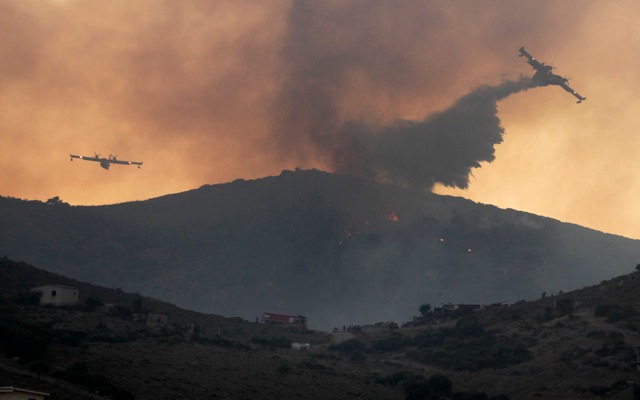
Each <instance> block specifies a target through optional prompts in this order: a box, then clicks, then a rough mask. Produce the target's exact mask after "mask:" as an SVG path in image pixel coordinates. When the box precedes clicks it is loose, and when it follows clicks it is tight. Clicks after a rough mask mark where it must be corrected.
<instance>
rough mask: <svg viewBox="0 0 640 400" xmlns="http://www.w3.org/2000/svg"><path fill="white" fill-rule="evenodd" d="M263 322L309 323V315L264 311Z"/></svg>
mask: <svg viewBox="0 0 640 400" xmlns="http://www.w3.org/2000/svg"><path fill="white" fill-rule="evenodd" d="M262 323H263V324H292V325H305V326H306V325H307V317H305V316H304V315H285V314H274V313H268V312H265V313H262Z"/></svg>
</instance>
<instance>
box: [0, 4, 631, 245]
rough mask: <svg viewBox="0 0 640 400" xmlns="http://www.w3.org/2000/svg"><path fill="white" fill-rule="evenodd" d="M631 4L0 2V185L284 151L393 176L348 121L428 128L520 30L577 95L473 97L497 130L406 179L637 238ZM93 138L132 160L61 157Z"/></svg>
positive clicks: (254, 169) (44, 189) (226, 163)
mask: <svg viewBox="0 0 640 400" xmlns="http://www.w3.org/2000/svg"><path fill="white" fill-rule="evenodd" d="M639 11H640V3H638V2H636V1H631V0H630V1H616V2H610V1H606V0H601V1H588V0H587V1H583V0H580V1H578V0H576V1H569V0H568V1H562V2H556V1H538V2H530V1H525V0H521V1H500V0H495V1H477V2H469V1H456V0H452V1H447V2H440V1H424V0H421V1H408V0H406V1H395V2H390V1H377V0H344V1H319V0H318V1H275V0H273V1H242V2H238V1H231V0H230V1H209V0H185V1H180V2H176V1H173V0H165V1H162V0H148V1H145V0H139V1H134V2H131V1H119V0H110V1H103V2H94V1H88V0H15V1H12V0H5V1H3V2H0V31H1V33H2V34H1V35H0V54H1V55H2V57H0V148H2V151H3V157H2V158H1V159H0V171H2V172H0V195H3V196H13V197H18V198H25V199H37V200H46V199H48V198H51V197H54V196H59V197H60V198H61V199H62V200H63V201H66V202H69V203H71V204H78V205H80V204H82V205H97V204H112V203H120V202H125V201H132V200H144V199H148V198H152V197H157V196H161V195H164V194H170V193H176V192H180V191H184V190H189V189H193V188H196V187H199V186H201V185H203V184H214V183H222V182H228V181H232V180H234V179H237V178H245V179H252V178H259V177H262V176H267V175H274V174H278V173H279V172H280V171H281V170H282V169H292V168H295V167H301V168H319V169H323V170H328V171H340V172H347V173H349V172H351V171H350V168H354V170H353V173H355V174H360V175H367V176H374V177H376V178H377V179H382V180H385V179H386V180H392V181H393V180H394V179H393V171H394V168H396V165H395V164H393V165H391V166H390V164H389V163H390V162H391V161H393V160H391V161H390V160H389V158H392V155H388V154H387V155H384V154H380V150H379V149H380V148H384V146H383V145H380V144H379V143H382V142H379V143H378V150H376V151H374V152H371V153H369V154H370V155H371V154H374V155H376V156H380V157H382V158H385V156H386V158H387V159H386V160H385V161H384V162H385V163H386V164H379V163H378V164H375V165H374V167H375V168H378V167H379V166H380V165H383V166H385V168H387V170H386V171H385V173H384V174H382V175H384V176H382V177H381V174H380V172H379V170H377V172H376V171H373V170H372V169H371V168H374V167H371V164H366V165H365V164H363V155H362V154H363V153H362V152H359V150H361V148H360V146H361V147H363V148H370V147H371V146H372V144H371V143H370V142H369V141H368V139H367V137H368V136H367V135H370V136H372V137H381V136H382V134H381V132H382V133H384V135H387V136H389V137H392V135H394V134H395V133H398V132H399V128H397V127H398V126H399V125H398V121H409V123H410V126H411V127H420V126H422V125H428V122H429V121H432V120H433V119H431V117H430V116H433V115H445V116H446V115H447V114H446V112H447V110H450V109H452V107H453V109H455V107H456V105H460V104H465V103H464V101H462V103H461V102H460V101H461V100H460V99H465V98H470V97H469V96H470V94H474V93H477V92H476V91H477V89H478V88H479V87H481V86H483V85H490V86H499V85H501V84H503V82H505V81H506V80H509V81H517V80H518V79H519V78H520V77H521V75H527V76H531V75H532V74H533V71H532V70H531V68H530V66H529V65H528V64H526V62H525V60H524V59H523V58H519V57H518V56H517V55H518V52H517V50H518V48H520V47H521V46H525V47H526V48H527V50H528V51H529V52H531V53H532V54H533V55H534V56H536V57H537V58H539V59H540V60H542V61H544V62H546V63H552V64H553V65H554V66H555V67H556V68H557V69H556V70H554V72H555V73H558V74H560V75H568V76H569V77H572V78H573V79H572V80H571V81H570V85H571V86H572V87H573V88H574V89H576V90H577V91H578V92H579V93H580V94H582V95H583V96H586V97H587V98H588V100H587V101H585V102H584V103H583V104H580V105H577V104H575V99H574V98H573V97H572V96H571V95H569V94H568V93H566V92H564V91H563V90H562V89H561V88H559V87H553V86H549V87H538V88H532V89H529V90H526V91H521V92H517V93H516V92H514V93H513V94H511V95H509V96H506V97H500V98H497V97H496V98H495V99H494V100H491V101H489V102H488V103H486V104H485V103H483V104H484V105H488V106H489V109H490V108H491V107H490V106H491V105H495V104H496V102H497V107H498V108H497V114H496V115H497V118H499V120H497V121H493V122H495V123H499V124H500V125H499V126H500V128H501V129H503V135H502V133H500V132H499V133H500V135H499V136H498V137H494V138H493V139H492V140H491V141H487V143H485V144H482V143H480V144H476V143H475V142H471V141H464V142H463V143H462V146H461V148H462V150H460V153H461V154H462V153H464V154H466V153H465V152H469V151H471V150H472V149H471V148H475V147H476V146H484V149H483V151H484V153H482V154H481V155H478V157H476V159H472V158H473V157H472V158H470V159H469V160H467V162H466V163H465V164H464V165H462V166H460V168H463V169H464V168H467V170H468V171H470V174H469V175H468V176H464V177H463V178H464V179H462V180H463V181H467V180H468V181H467V184H466V185H460V184H456V182H460V179H459V177H458V178H456V179H457V180H456V179H451V180H449V181H447V179H446V178H445V179H440V175H437V174H436V175H433V174H431V175H429V176H428V177H427V180H428V179H429V177H431V178H433V176H435V178H433V179H432V181H425V182H424V186H425V188H431V187H432V186H433V185H434V184H435V191H436V192H437V193H443V194H453V195H459V196H463V197H466V198H470V199H472V200H474V201H478V202H482V203H489V204H495V205H497V206H499V207H503V208H513V209H518V210H523V211H529V212H532V213H536V214H540V215H545V216H549V217H553V218H557V219H559V220H562V221H568V222H574V223H578V224H580V225H584V226H588V227H591V228H595V229H599V230H603V231H607V232H611V233H616V234H620V235H625V236H629V237H635V238H640V209H639V208H638V207H636V205H635V204H636V201H635V199H637V198H640V180H639V179H638V176H639V175H638V173H639V171H640V168H638V163H640V161H638V160H640V157H639V155H638V152H640V150H638V149H640V146H638V144H639V143H638V141H640V139H639V137H640V135H638V131H639V129H638V128H639V125H640V121H639V119H638V117H637V116H636V114H637V113H636V110H637V109H638V106H639V105H640V104H639V103H640V101H639V100H638V97H637V94H636V91H637V89H636V88H637V87H638V81H639V80H640V74H638V73H637V71H638V64H639V58H640V56H639V54H640V52H639V51H638V50H640V49H639V47H640V41H638V40H637V38H639V37H640V27H638V25H637V24H636V22H635V21H634V17H635V16H636V15H638V12H639ZM465 96H467V97H465ZM471 97H472V96H471ZM489 111H490V110H489ZM442 113H444V114H442ZM494 114H495V113H494ZM452 118H453V119H455V116H454V117H452ZM437 119H438V118H435V120H437ZM463 119H464V118H463ZM411 121H417V122H415V123H411ZM421 121H422V122H421ZM421 124H422V125H421ZM400 126H407V125H400ZM436 126H437V125H436ZM345 127H349V128H345ZM353 127H356V128H353ZM390 127H391V128H390ZM429 127H430V128H429V129H435V128H433V126H432V125H429ZM352 128H353V129H352ZM494 128H495V126H494ZM354 129H355V131H357V132H358V136H357V137H358V138H359V139H358V141H348V138H349V137H351V136H349V135H351V134H352V133H353V131H354ZM416 129H417V128H416ZM420 132H421V131H417V133H415V135H419V134H420ZM470 134H471V133H470ZM412 135H413V134H412ZM412 135H405V136H404V138H405V142H407V141H410V140H411V139H412V138H414V137H418V136H412ZM463 137H467V136H463ZM468 137H471V136H468ZM376 140H377V139H376ZM385 143H386V142H385ZM432 145H433V146H435V144H433V143H431V142H426V143H422V142H419V141H418V145H417V146H415V147H418V148H419V147H420V146H432ZM432 150H433V152H434V153H429V152H426V153H420V152H417V153H416V154H415V159H419V158H420V157H421V156H423V155H424V157H423V158H425V159H428V158H430V157H431V158H433V157H435V156H433V155H432V154H440V153H439V152H438V151H437V150H438V149H437V148H436V149H432ZM494 151H495V152H494ZM94 152H97V153H100V154H101V155H102V156H108V155H109V154H115V155H118V158H120V159H126V160H133V161H144V166H143V167H142V168H141V169H140V170H138V169H137V168H134V167H128V166H119V165H115V166H112V167H111V169H110V170H109V171H105V170H104V169H101V168H100V167H99V165H97V164H96V163H90V162H83V161H80V160H75V161H74V162H70V161H69V154H70V153H73V154H83V155H93V154H94ZM464 154H462V155H464ZM475 155H476V154H472V156H475ZM456 156H457V153H456V150H455V148H452V149H449V150H448V152H446V153H443V155H441V158H440V159H441V160H443V162H444V161H447V160H451V159H456V158H457V157H456ZM371 157H372V156H371ZM397 157H398V158H402V157H403V156H402V154H400V153H398V155H397ZM376 161H378V160H376ZM432 164H433V163H432ZM436 164H437V163H436ZM467 164H468V166H467ZM363 165H364V167H363ZM412 165H413V164H408V165H404V164H403V165H401V167H402V168H410V167H411V166H412ZM447 165H448V164H447ZM354 166H358V168H355V167H354ZM418 167H421V165H418ZM366 168H370V169H371V170H369V171H368V174H367V173H364V172H363V171H364V169H366ZM375 168H374V169H375ZM429 168H437V165H435V166H434V165H430V167H429ZM458 175H459V174H458ZM458 175H456V176H458ZM420 176H421V175H420ZM404 178H406V177H404ZM412 178H413V177H412ZM407 181H410V179H409V180H407ZM443 181H444V182H443ZM438 182H442V183H444V185H443V184H441V183H438ZM404 183H406V182H404ZM456 186H461V187H462V189H461V188H459V187H456ZM465 186H466V188H465Z"/></svg>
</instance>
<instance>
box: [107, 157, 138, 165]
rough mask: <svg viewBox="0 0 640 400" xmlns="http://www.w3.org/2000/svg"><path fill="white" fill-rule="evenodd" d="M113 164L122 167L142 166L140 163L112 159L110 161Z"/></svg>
mask: <svg viewBox="0 0 640 400" xmlns="http://www.w3.org/2000/svg"><path fill="white" fill-rule="evenodd" d="M109 162H110V163H111V164H121V165H142V162H140V161H124V160H116V159H115V158H112V159H110V160H109Z"/></svg>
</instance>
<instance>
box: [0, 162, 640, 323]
mask: <svg viewBox="0 0 640 400" xmlns="http://www.w3.org/2000/svg"><path fill="white" fill-rule="evenodd" d="M0 255H7V256H8V257H10V258H11V259H14V260H22V261H25V262H28V263H31V264H33V265H39V266H43V267H44V268H46V269H47V270H49V271H52V272H56V273H60V274H63V275H66V276H69V277H73V278H75V279H79V280H83V281H87V282H91V283H94V284H98V285H103V286H108V287H116V288H121V289H122V290H125V291H128V292H142V293H146V294H147V295H149V296H152V297H155V298H158V299H162V300H165V301H169V302H171V303H173V304H176V305H179V306H181V307H184V308H189V309H193V310H197V311H200V312H205V313H216V314H221V315H225V316H239V317H242V318H244V319H248V320H253V319H255V317H256V316H258V315H260V314H261V313H262V312H264V311H270V312H280V313H287V314H303V315H306V316H307V317H308V318H309V324H310V326H311V327H313V328H316V329H324V330H331V329H332V328H333V327H336V326H342V325H343V324H360V323H364V322H366V321H380V320H395V321H397V322H402V321H405V320H407V319H409V318H410V316H411V315H409V314H407V310H415V309H417V307H418V306H419V305H420V304H423V303H432V304H442V303H447V302H456V303H464V302H467V303H493V302H497V301H508V302H515V301H517V300H520V299H534V298H538V297H539V296H540V294H541V293H542V292H547V293H549V294H551V293H555V292H557V291H559V290H571V289H577V288H580V287H584V286H586V285H591V284H595V283H597V282H599V281H600V280H602V279H607V278H609V277H611V276H615V275H619V274H623V273H626V272H628V271H629V270H630V268H632V267H633V266H634V265H636V264H637V262H638V260H640V242H639V241H637V240H630V239H626V238H623V237H619V236H615V235H609V234H604V233H602V232H597V231H594V230H590V229H586V228H582V227H579V226H576V225H571V224H565V223H561V222H559V221H556V220H553V219H549V218H544V217H539V216H535V215H532V214H527V213H523V212H518V211H514V210H502V209H498V208H496V207H493V206H489V205H482V204H476V203H473V202H471V201H467V200H464V199H460V198H455V197H448V196H438V195H434V194H431V193H425V192H419V191H413V190H409V189H406V188H401V187H397V186H393V185H380V184H377V183H373V182H371V181H367V180H362V179H357V178H353V177H349V176H344V175H337V174H329V173H324V172H320V171H315V170H311V171H299V170H297V171H283V173H282V174H281V175H280V176H277V177H268V178H263V179H259V180H254V181H244V180H238V181H235V182H231V183H228V184H221V185H209V186H203V187H201V188H199V189H195V190H191V191H188V192H184V193H178V194H173V195H167V196H163V197H159V198H155V199H150V200H146V201H139V202H131V203H123V204H116V205H109V206H99V207H83V206H69V205H67V204H65V203H63V202H55V201H51V202H47V203H42V202H36V201H24V200H18V199H12V198H0Z"/></svg>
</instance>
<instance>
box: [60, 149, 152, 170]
mask: <svg viewBox="0 0 640 400" xmlns="http://www.w3.org/2000/svg"><path fill="white" fill-rule="evenodd" d="M94 154H95V155H94V157H89V156H77V155H75V154H70V155H71V161H73V159H74V158H79V159H81V160H85V161H95V162H99V163H100V166H101V167H102V168H104V169H106V170H108V169H109V167H110V166H111V164H121V165H137V166H138V168H140V166H141V165H142V162H140V161H124V160H118V158H117V157H118V156H114V155H112V154H109V158H104V157H100V154H96V153H94Z"/></svg>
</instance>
